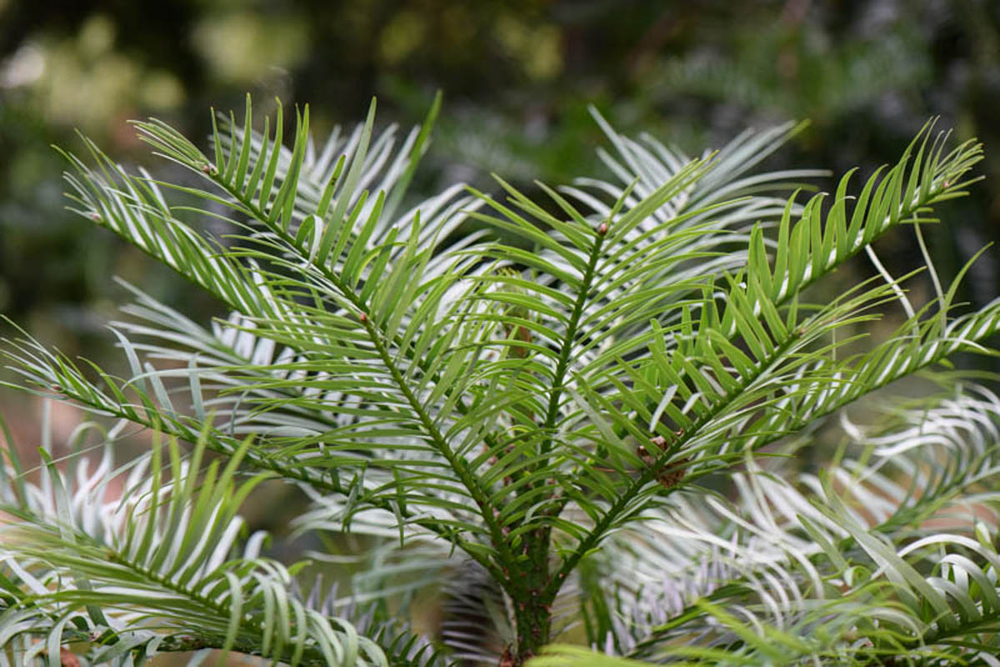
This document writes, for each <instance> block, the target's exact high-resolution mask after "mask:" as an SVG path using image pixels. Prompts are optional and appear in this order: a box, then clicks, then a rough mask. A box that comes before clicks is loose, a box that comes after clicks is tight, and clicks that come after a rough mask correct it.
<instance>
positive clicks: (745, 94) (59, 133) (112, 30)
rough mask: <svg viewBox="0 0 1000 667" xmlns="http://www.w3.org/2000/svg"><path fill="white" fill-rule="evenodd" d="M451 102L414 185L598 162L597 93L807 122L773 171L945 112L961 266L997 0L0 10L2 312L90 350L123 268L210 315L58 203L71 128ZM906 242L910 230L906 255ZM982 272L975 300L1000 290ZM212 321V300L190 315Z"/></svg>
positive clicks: (985, 213)
mask: <svg viewBox="0 0 1000 667" xmlns="http://www.w3.org/2000/svg"><path fill="white" fill-rule="evenodd" d="M438 89H440V90H442V91H444V93H445V107H444V110H443V113H442V115H441V121H440V123H439V126H438V128H437V132H436V135H435V143H434V145H433V148H432V152H431V155H430V159H429V162H430V164H429V166H428V168H427V169H425V172H424V179H423V180H422V181H420V182H419V183H418V185H419V186H420V187H422V188H424V189H426V190H428V191H430V190H433V189H434V188H436V187H439V186H440V185H441V183H442V182H443V181H452V180H456V179H463V180H469V181H473V182H480V181H483V180H484V175H485V174H488V173H489V172H491V171H496V172H498V173H501V174H503V175H504V176H505V177H506V178H509V179H513V180H515V181H519V182H521V183H528V184H530V181H531V179H533V178H540V179H542V180H545V181H548V182H557V183H558V182H563V181H566V180H568V179H570V178H572V177H573V176H579V175H591V176H592V175H602V174H605V172H604V171H603V169H602V168H601V166H600V164H599V163H598V162H597V161H596V158H595V148H596V147H597V146H599V145H601V144H602V142H603V140H602V138H601V136H600V133H599V132H598V129H597V127H596V125H595V124H594V122H593V121H592V120H591V118H590V117H589V115H588V113H587V105H588V104H594V105H596V106H597V107H598V108H599V109H600V110H601V111H602V113H604V114H605V115H606V116H607V117H608V118H609V119H610V120H612V122H613V123H614V124H615V125H616V127H618V128H619V129H620V130H622V131H627V132H637V131H640V130H644V131H648V132H650V133H652V134H653V135H655V136H657V137H659V138H661V139H663V140H666V141H669V142H672V143H674V144H676V145H678V146H680V147H681V148H683V149H685V150H687V151H689V152H700V151H701V149H702V148H704V147H709V146H711V147H715V146H718V145H720V144H722V143H723V142H725V141H726V140H727V139H729V138H731V137H733V136H734V135H735V134H736V133H738V132H739V131H740V130H742V129H744V128H745V127H748V126H754V127H762V126H767V125H771V124H774V123H778V122H781V121H784V120H787V119H793V118H794V119H803V118H806V119H810V120H811V121H812V122H813V125H812V126H811V128H810V129H809V130H807V132H806V133H804V134H803V135H801V136H800V137H799V138H798V139H797V141H796V143H795V145H793V146H791V147H789V148H788V149H786V150H784V151H782V152H781V154H780V155H779V156H777V158H776V159H775V160H773V161H772V164H771V165H770V166H772V167H779V166H782V164H795V165H797V166H804V167H807V166H820V167H829V168H832V169H834V170H835V171H843V170H845V169H847V168H849V167H851V166H854V165H859V166H861V167H862V169H863V170H870V169H872V168H873V167H874V166H876V165H878V164H880V163H882V162H884V161H889V160H894V159H895V157H896V156H898V154H899V152H900V151H901V150H902V148H903V147H904V146H905V143H906V142H907V141H908V140H909V139H910V138H911V137H912V135H913V134H914V132H916V130H917V129H919V128H920V126H921V125H922V124H923V123H924V122H925V121H926V120H927V118H928V117H930V116H932V115H940V116H942V123H941V125H942V127H953V128H955V131H956V134H957V136H958V138H966V137H969V136H973V135H975V136H979V137H980V138H981V139H982V140H983V141H985V143H986V146H987V154H988V156H989V161H988V162H987V163H986V164H985V165H984V167H983V173H984V174H985V176H986V183H985V184H984V185H983V186H982V187H978V188H976V189H975V196H974V197H973V198H972V199H970V200H967V201H964V202H961V203H960V204H959V205H957V206H952V207H950V209H949V210H948V212H947V213H948V215H947V217H948V225H947V227H946V228H942V229H940V230H938V231H937V232H936V234H935V239H934V240H935V247H936V250H937V253H938V257H939V258H941V260H942V262H944V263H945V264H946V267H945V270H946V271H947V268H948V266H947V265H954V264H958V263H960V262H962V261H964V260H965V259H966V258H967V257H969V256H970V255H971V254H972V253H973V252H974V251H975V250H977V249H978V248H979V247H981V246H982V245H984V244H985V243H987V242H990V241H992V240H994V238H995V237H996V236H997V229H998V227H997V224H996V223H997V222H998V219H1000V188H998V186H1000V182H998V178H997V177H998V171H1000V150H990V149H991V148H992V147H993V146H1000V123H998V122H997V121H996V120H995V119H996V114H997V109H998V106H1000V3H998V2H996V1H995V0H863V1H848V0H840V1H836V0H827V1H818V0H816V1H810V0H756V1H753V0H744V1H742V2H728V1H721V0H720V1H703V2H667V1H663V0H656V1H653V0H523V1H517V2H515V1H511V2H500V1H495V0H493V1H491V0H479V1H477V2H467V1H462V0H411V1H409V2H400V1H391V0H351V1H341V2H329V1H321V0H262V1H260V2H240V1H237V0H173V1H163V2H129V1H127V0H104V1H99V2H84V1H81V0H24V1H22V0H0V262H2V264H0V311H2V312H4V313H6V314H7V315H8V316H10V317H12V318H13V319H14V320H16V321H18V322H19V323H22V324H23V325H25V326H26V328H28V329H29V330H31V331H33V332H36V333H37V334H38V335H40V336H41V337H43V338H44V339H46V340H48V341H51V342H53V343H56V344H59V345H60V346H62V347H63V348H65V349H66V351H68V352H76V351H79V350H81V349H86V348H90V347H92V346H93V345H95V344H97V341H96V340H94V337H95V336H96V337H97V338H98V339H101V340H103V339H105V338H106V337H105V335H104V334H103V333H102V331H101V326H102V323H103V322H104V321H105V319H106V318H107V317H108V316H109V315H111V314H113V312H114V303H115V302H116V300H118V299H120V298H121V297H122V292H121V290H120V288H118V287H117V286H115V285H114V284H113V283H112V282H111V281H110V280H109V276H111V275H121V276H123V277H125V278H126V279H129V280H132V281H135V282H138V283H140V284H141V285H143V286H145V287H147V288H148V289H150V290H151V291H153V292H154V293H155V294H156V295H157V296H160V297H162V298H165V299H167V300H169V301H174V302H177V301H180V300H182V299H183V301H184V302H185V304H187V305H188V306H190V307H193V308H195V309H196V310H201V311H203V312H202V314H205V315H207V314H208V313H211V312H213V311H212V309H213V304H211V303H208V302H201V301H195V302H194V303H193V304H192V303H191V300H192V295H191V294H190V293H189V291H188V290H187V287H186V286H185V285H183V284H181V283H180V282H178V281H176V280H174V279H173V277H172V276H171V275H170V274H169V273H168V272H166V271H164V270H159V269H158V268H157V267H153V266H152V265H151V263H150V262H147V261H145V260H143V259H141V258H140V257H139V256H138V255H137V254H136V253H134V252H130V251H128V250H127V249H125V248H124V247H122V245H121V244H120V243H118V242H117V241H116V240H115V239H113V238H111V235H110V234H108V233H106V232H103V231H99V230H96V229H93V228H92V227H91V226H90V225H89V224H88V223H87V221H85V220H81V219H77V218H75V217H74V216H72V215H71V214H69V213H67V212H65V211H64V210H63V206H64V200H63V199H62V183H61V181H60V178H59V174H60V172H61V170H62V166H63V165H62V162H61V158H60V157H59V156H58V155H57V154H56V152H55V151H53V150H52V149H51V148H50V145H51V144H58V145H61V146H66V147H69V148H71V149H75V150H79V149H80V148H81V146H80V144H79V141H78V140H77V139H76V138H75V137H74V135H73V130H74V129H79V130H80V131H81V132H83V133H85V134H86V135H88V136H90V137H92V138H94V139H95V140H96V141H97V142H98V143H99V144H100V145H101V146H103V147H104V148H105V149H106V150H107V151H108V152H109V153H110V154H111V155H114V156H116V157H117V158H118V159H120V160H122V161H124V162H126V163H129V162H134V161H143V162H144V163H146V164H147V165H150V166H151V167H152V168H154V169H156V168H157V167H160V168H163V165H162V163H160V164H158V163H157V161H156V159H155V158H150V157H149V156H148V155H146V151H145V149H144V147H143V146H142V145H140V144H139V143H138V142H137V141H136V139H135V135H134V133H133V132H132V130H131V129H130V128H129V126H128V125H126V122H125V121H126V120H127V119H129V118H136V117H146V116H148V115H155V116H158V117H161V118H164V119H166V120H168V121H170V122H171V123H173V124H175V125H176V126H177V127H179V128H180V129H181V130H182V131H184V132H186V133H188V134H189V136H193V137H199V136H205V135H206V134H207V131H208V127H209V125H208V124H209V122H210V115H209V112H208V109H209V107H213V106H214V107H215V108H216V109H223V110H228V109H230V108H237V109H240V108H242V96H243V95H244V94H245V93H246V92H247V91H250V92H252V93H253V94H254V95H255V98H256V99H257V100H258V102H259V103H260V102H267V101H268V100H270V99H272V98H274V97H275V96H278V97H280V98H281V99H282V100H284V101H285V102H286V103H298V104H301V103H304V102H309V103H311V105H312V112H313V117H314V125H315V126H316V127H317V128H320V130H321V131H322V130H323V129H324V128H326V129H328V128H330V127H331V126H332V125H333V124H334V123H338V122H354V121H356V120H358V119H360V118H361V116H362V114H363V113H364V111H365V109H366V105H367V102H368V100H369V99H370V97H371V96H373V95H377V96H378V97H379V100H380V117H379V118H380V121H381V122H383V123H386V122H389V121H400V122H403V123H405V124H412V123H417V122H419V121H420V119H421V118H422V116H423V114H424V113H425V112H426V110H427V108H428V106H429V104H430V101H431V99H432V97H433V95H434V93H435V91H437V90H438ZM911 251H912V248H911V247H910V245H909V243H908V241H906V240H905V239H900V243H899V244H898V249H897V250H893V249H892V248H890V249H889V250H888V254H889V257H888V258H887V261H888V262H889V263H890V264H891V263H892V262H893V261H894V258H893V257H892V255H893V253H894V252H898V253H901V254H903V255H906V254H909V253H910V252H911ZM986 264H988V262H984V266H982V267H980V270H979V271H978V273H976V274H975V276H974V278H973V283H971V284H970V287H971V289H970V294H969V295H968V296H969V298H970V299H973V300H982V299H986V298H990V297H991V296H992V295H993V294H995V293H997V291H998V290H997V284H996V282H997V281H996V277H995V271H993V269H992V267H990V266H986ZM196 314H198V313H196Z"/></svg>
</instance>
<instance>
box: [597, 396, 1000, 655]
mask: <svg viewBox="0 0 1000 667" xmlns="http://www.w3.org/2000/svg"><path fill="white" fill-rule="evenodd" d="M998 424H1000V403H998V402H997V399H996V397H995V396H994V395H993V394H992V393H991V392H989V391H988V390H986V389H984V388H982V387H969V388H962V389H961V390H959V391H958V392H957V393H953V394H952V395H951V396H947V395H946V396H945V397H944V400H942V401H941V402H940V403H939V404H938V406H937V407H934V408H932V409H927V408H926V407H920V408H914V409H910V410H907V411H904V412H902V413H900V414H898V415H897V416H896V417H895V418H894V419H892V420H891V421H890V422H889V425H888V426H887V427H886V426H882V427H880V428H879V429H877V430H876V431H875V432H874V433H871V434H867V435H866V434H865V433H864V432H863V431H862V429H860V428H858V427H856V426H852V427H851V428H849V429H848V431H849V432H850V433H851V434H852V436H853V437H854V438H855V439H856V442H855V444H853V445H852V446H851V448H850V449H851V451H852V454H851V455H849V456H846V457H845V458H843V459H842V460H841V462H840V463H839V465H835V466H829V467H826V468H825V469H824V471H823V474H822V475H821V476H819V477H817V476H815V475H812V474H806V475H804V476H802V477H801V478H800V480H799V482H798V483H794V482H793V481H792V482H790V481H788V480H787V476H786V475H782V474H781V473H782V469H781V467H775V466H774V465H771V466H768V468H770V469H767V468H763V467H762V464H759V463H758V462H756V461H754V460H752V459H751V460H749V461H748V465H747V467H746V471H745V472H740V473H735V474H733V475H731V476H728V478H727V487H728V488H729V489H731V490H732V496H733V497H731V498H729V499H726V498H722V497H708V498H705V496H703V495H694V494H691V495H689V494H686V493H678V494H674V495H673V496H672V497H671V502H670V504H669V505H667V506H663V507H661V508H660V509H658V510H655V511H652V513H649V512H647V514H646V515H645V516H644V519H645V520H644V521H642V522H639V523H636V524H633V525H632V526H630V527H629V528H628V529H627V530H625V531H623V532H621V533H619V534H617V535H616V537H615V538H614V539H613V541H612V542H611V543H610V544H608V545H607V547H606V548H605V549H604V550H603V551H602V553H601V554H600V555H599V556H595V557H594V558H595V563H600V565H599V566H598V570H599V571H600V572H602V573H603V574H602V575H601V576H600V577H599V578H598V579H596V580H594V583H593V587H594V588H593V590H592V592H591V594H590V595H589V596H588V597H587V598H586V600H587V602H586V605H587V610H588V611H587V613H586V614H585V618H587V619H588V622H587V624H586V626H585V627H586V629H587V632H588V637H589V640H590V642H591V643H592V645H595V646H597V647H600V648H603V649H604V650H605V652H606V653H609V654H618V655H623V656H630V657H632V658H643V659H651V658H656V660H657V661H658V662H659V661H663V662H669V663H670V664H686V662H685V661H687V660H694V662H698V661H699V660H700V661H702V662H698V664H703V663H710V664H765V663H768V662H769V661H770V662H773V661H778V662H779V663H795V662H796V661H798V660H802V659H806V658H809V659H815V660H829V659H836V660H837V661H839V664H867V661H869V660H873V659H876V658H877V657H878V656H890V655H898V654H899V653H900V652H907V653H908V654H909V655H911V656H913V657H916V656H918V655H923V656H924V657H925V658H931V657H933V656H935V655H938V656H939V657H944V656H948V659H962V658H970V659H971V658H976V657H978V656H980V655H986V656H991V655H995V652H996V647H995V646H994V642H995V631H996V627H997V624H998V623H1000V616H998V615H997V614H996V611H995V609H994V606H995V604H994V603H995V601H996V596H997V593H998V589H997V584H996V569H995V568H996V567H997V566H998V565H1000V561H998V560H997V554H996V550H995V546H994V545H995V533H996V531H997V522H996V515H995V513H994V512H993V511H992V510H991V509H989V506H990V505H991V504H992V503H993V502H994V501H995V500H996V497H997V496H996V493H997V491H996V489H997V486H996V467H997V465H998V459H997V457H998V453H1000V450H998V444H1000V442H998V440H997V426H998ZM785 467H787V466H785ZM928 476H930V477H931V478H932V479H927V477H928ZM977 516H978V517H979V518H978V519H977ZM984 520H985V522H984ZM890 537H891V540H890V539H889V538H890ZM609 589H611V590H614V591H615V594H614V596H613V598H612V599H613V600H614V602H613V603H611V604H609V603H608V602H607V601H604V602H603V604H604V605H605V606H603V607H602V606H601V604H600V601H601V600H603V598H600V597H599V596H597V593H596V591H597V590H605V591H606V590H609ZM955 636H961V637H962V640H961V642H959V643H954V644H953V643H952V642H951V641H950V639H951V638H953V637H955ZM692 645H696V646H697V647H699V648H698V649H697V650H691V649H690V647H691V646H692ZM734 649H738V650H735V651H734ZM623 664H624V663H623Z"/></svg>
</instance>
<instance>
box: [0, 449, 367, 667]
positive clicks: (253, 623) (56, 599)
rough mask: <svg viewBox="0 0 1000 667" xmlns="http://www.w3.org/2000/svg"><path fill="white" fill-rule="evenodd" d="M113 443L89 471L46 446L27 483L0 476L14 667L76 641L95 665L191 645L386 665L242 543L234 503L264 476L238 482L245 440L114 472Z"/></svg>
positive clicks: (155, 457) (157, 452)
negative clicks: (212, 456)
mask: <svg viewBox="0 0 1000 667" xmlns="http://www.w3.org/2000/svg"><path fill="white" fill-rule="evenodd" d="M113 437H114V434H110V439H109V440H108V441H106V442H105V444H104V445H103V455H102V457H101V459H100V460H99V463H98V464H97V465H96V466H95V467H94V469H92V470H91V469H90V465H89V463H88V459H86V458H82V459H74V460H73V465H71V467H70V469H68V470H62V469H61V467H60V466H58V465H57V464H56V463H55V462H54V461H53V460H52V459H51V456H50V454H49V453H48V452H47V451H45V450H42V458H43V461H42V466H41V470H40V471H39V472H40V479H39V482H37V483H31V482H29V481H28V480H27V474H26V471H25V470H23V469H21V467H20V465H19V464H17V462H16V459H14V458H11V459H10V460H11V464H10V465H8V466H7V468H6V470H5V479H6V480H7V481H8V482H10V483H9V485H8V486H6V487H5V488H4V491H3V492H4V507H3V509H4V511H5V512H7V513H8V514H10V515H13V516H14V517H15V518H16V519H17V520H16V522H14V523H10V524H8V525H6V526H4V528H3V540H2V541H0V545H2V560H3V567H4V569H5V570H6V572H7V573H8V574H7V578H6V579H5V583H7V585H8V593H9V594H12V597H14V598H16V599H12V600H10V601H9V603H8V606H7V609H6V611H5V612H4V615H3V617H2V618H0V627H3V628H4V629H5V630H4V631H5V635H6V636H5V639H7V640H9V639H13V638H14V637H17V636H20V635H22V634H23V635H25V637H26V638H31V639H34V640H35V642H34V643H33V645H32V646H31V648H30V649H29V650H27V651H26V652H25V653H24V654H20V655H15V656H13V657H14V659H15V660H22V661H23V662H18V664H31V661H32V660H34V657H37V656H40V655H42V656H44V655H46V654H47V655H48V656H49V661H50V664H51V661H52V660H58V655H59V652H60V650H62V647H64V646H67V645H69V644H73V645H74V647H76V646H77V645H78V644H79V643H83V644H85V645H86V648H85V652H86V655H87V658H88V660H91V661H93V663H94V664H127V663H128V662H129V656H131V657H135V656H141V657H148V656H151V655H154V654H155V653H157V652H158V651H164V650H173V651H176V650H194V649H200V648H219V649H222V650H224V651H229V650H238V651H243V652H247V653H257V654H259V655H262V656H265V657H272V658H275V659H280V660H281V661H283V662H287V663H289V664H303V665H305V664H324V665H361V664H373V665H378V664H387V662H386V659H385V656H384V654H383V653H382V651H381V650H380V649H379V648H378V646H377V645H376V644H375V643H374V642H373V641H372V640H370V639H367V638H365V637H363V636H360V635H359V634H358V633H357V631H356V630H355V628H354V627H353V626H351V625H350V624H349V623H347V622H346V621H343V620H341V619H338V618H333V617H327V616H324V615H323V614H321V613H319V612H318V611H316V610H314V609H311V608H309V607H308V606H307V605H305V604H304V603H303V602H302V601H301V600H299V599H297V597H296V596H294V595H293V594H292V579H291V574H290V572H289V570H288V569H286V568H285V567H284V566H283V565H281V564H280V563H278V562H276V561H273V560H271V559H267V558H263V557H261V556H260V550H261V546H262V543H263V535H262V534H256V535H253V536H251V537H250V538H249V539H244V537H243V532H244V529H243V522H242V519H240V517H239V516H238V514H237V512H238V510H239V506H240V505H241V503H242V501H243V499H244V498H246V497H247V495H248V494H249V493H251V491H252V490H253V489H254V487H256V486H257V485H258V484H259V483H260V482H261V481H263V480H264V479H265V478H266V477H268V475H267V474H258V475H255V476H253V477H250V478H248V479H246V480H242V481H240V480H239V479H238V474H237V471H238V469H239V465H240V462H241V459H242V456H243V453H244V452H245V451H246V450H247V449H249V448H250V446H251V442H250V440H247V441H245V443H244V444H243V445H241V446H240V448H239V449H238V450H237V451H236V452H234V453H233V455H232V457H231V458H230V459H229V460H228V462H226V464H225V466H222V465H220V461H219V460H215V461H212V462H210V463H208V465H207V466H205V468H204V470H201V467H202V463H203V455H204V453H205V446H204V442H203V441H202V442H201V443H199V444H198V446H197V447H196V448H195V449H194V451H193V452H192V453H191V454H190V456H189V457H187V458H185V459H182V456H181V452H180V451H179V449H178V447H177V445H176V441H173V440H171V441H170V443H169V445H168V446H167V447H166V454H168V455H169V456H168V460H167V461H164V460H163V455H164V452H163V450H162V448H161V447H160V446H159V445H158V444H156V445H154V447H153V450H152V452H151V453H150V454H149V455H147V456H144V457H142V458H141V459H139V460H137V461H135V462H133V463H131V464H129V466H127V467H126V468H125V469H115V468H114V464H113V458H112V455H111V453H110V447H111V446H112V442H113ZM14 582H16V583H14ZM42 616H43V617H45V618H48V619H49V620H50V621H51V623H50V624H49V626H48V628H47V633H46V634H39V627H38V625H37V624H36V623H34V622H30V621H27V622H26V620H27V619H31V618H38V617H42ZM4 645H7V644H6V642H5V643H4ZM53 655H55V656H56V657H53Z"/></svg>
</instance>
